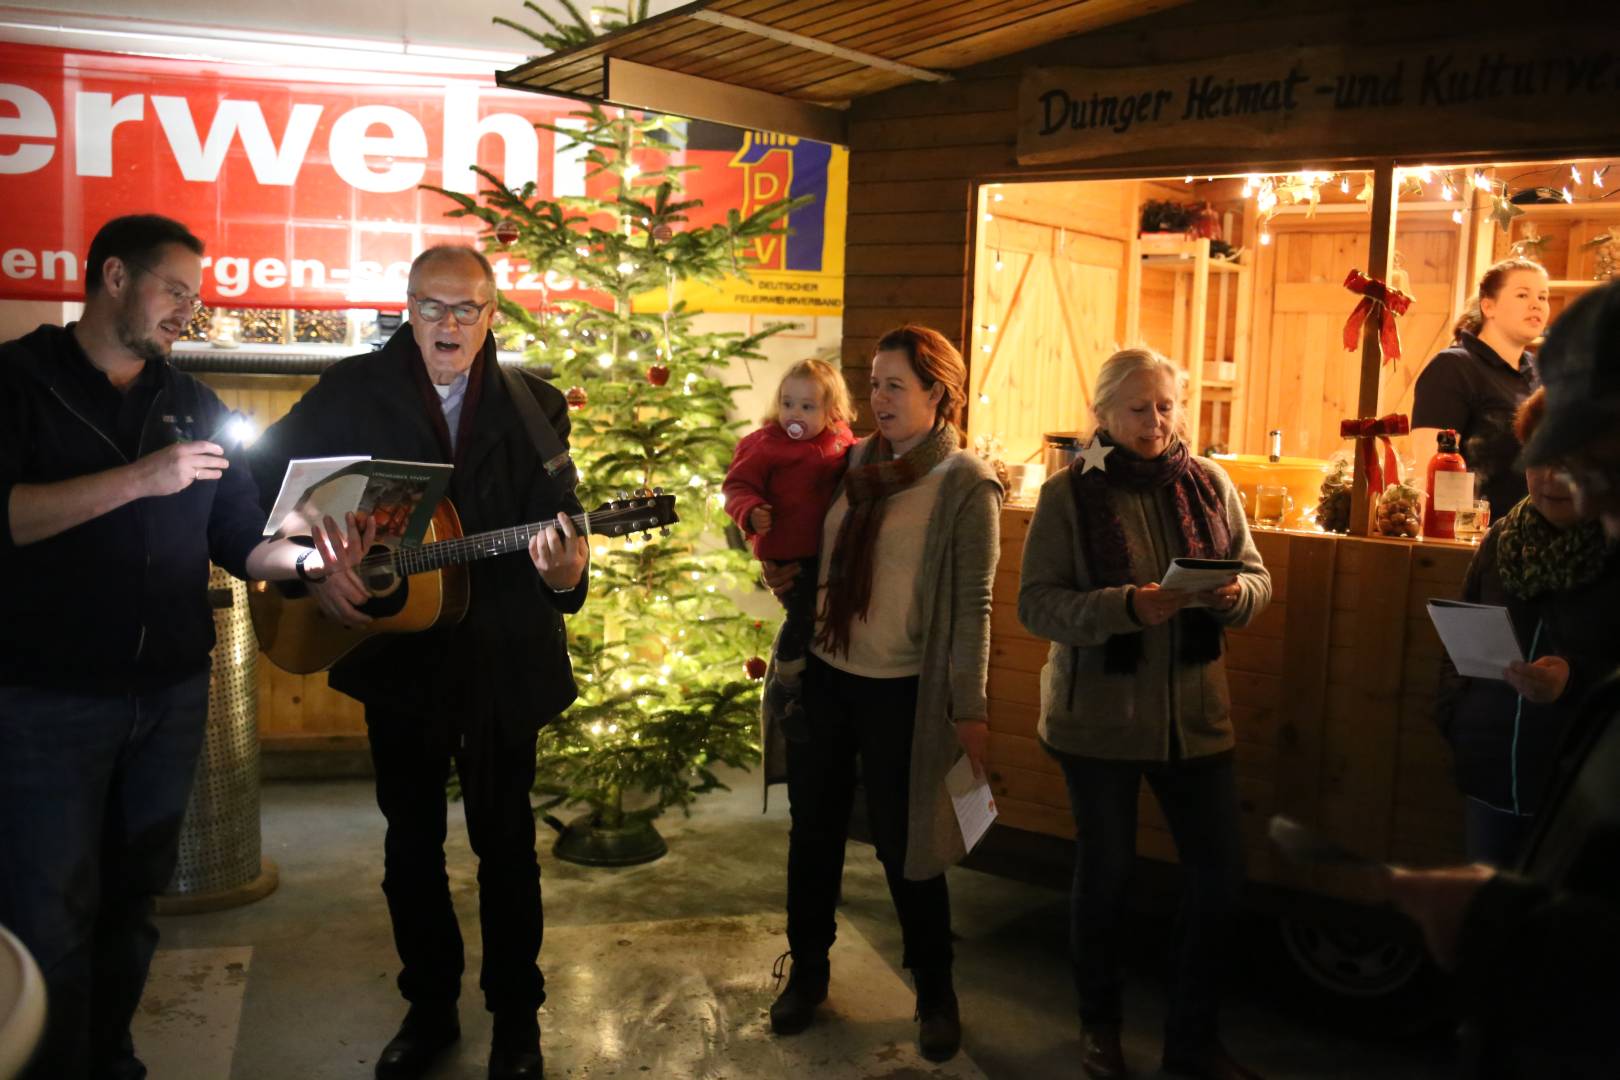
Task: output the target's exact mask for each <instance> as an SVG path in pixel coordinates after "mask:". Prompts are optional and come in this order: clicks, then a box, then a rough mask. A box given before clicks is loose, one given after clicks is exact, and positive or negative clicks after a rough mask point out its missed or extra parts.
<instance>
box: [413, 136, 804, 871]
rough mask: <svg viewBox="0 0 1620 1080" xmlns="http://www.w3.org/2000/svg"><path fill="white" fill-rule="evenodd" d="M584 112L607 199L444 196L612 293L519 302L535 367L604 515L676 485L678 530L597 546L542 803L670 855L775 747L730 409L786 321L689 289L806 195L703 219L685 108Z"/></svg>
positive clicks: (606, 849) (597, 290) (509, 242)
mask: <svg viewBox="0 0 1620 1080" xmlns="http://www.w3.org/2000/svg"><path fill="white" fill-rule="evenodd" d="M579 116H580V117H581V118H582V119H583V121H584V127H583V128H582V129H575V128H566V129H565V128H552V129H551V130H553V131H554V132H555V133H556V134H557V136H558V138H559V139H563V140H567V141H568V142H569V143H570V144H573V145H574V146H578V147H582V148H583V150H584V153H585V160H586V162H587V191H589V192H591V194H589V195H588V196H585V197H565V198H558V199H548V198H542V197H539V196H537V195H536V193H535V191H534V190H533V185H530V186H529V187H528V188H526V189H524V190H521V191H512V190H508V189H506V188H505V187H504V186H502V184H501V183H500V180H499V179H498V178H497V177H495V176H493V175H491V174H489V173H483V176H484V179H485V180H486V181H487V182H488V183H487V185H486V190H485V191H484V192H483V193H482V194H481V196H480V197H478V198H473V197H469V196H465V195H457V194H455V193H453V192H444V194H446V195H447V196H449V197H450V198H452V199H455V200H456V201H457V202H458V203H459V204H460V206H459V208H457V209H455V210H453V211H451V214H452V216H468V215H470V216H474V217H477V218H479V219H481V220H482V221H483V222H484V223H486V224H487V225H488V226H489V228H490V237H491V238H490V241H489V243H490V245H491V246H492V247H493V246H499V247H501V248H503V249H504V250H506V251H508V252H509V253H510V254H513V255H516V256H518V257H521V258H526V259H527V260H528V261H529V263H530V264H531V265H532V266H534V267H536V268H537V269H549V270H552V271H555V272H557V273H558V274H561V275H565V276H567V277H570V278H572V279H574V281H575V282H577V283H578V285H579V286H580V287H581V288H583V289H586V290H589V291H590V292H591V293H593V294H595V298H594V301H593V300H589V299H577V298H571V299H557V300H555V301H550V300H548V302H546V303H545V304H543V305H542V307H541V309H540V310H536V311H528V310H524V309H523V308H521V307H519V306H517V305H516V304H514V303H512V302H511V301H508V300H504V299H503V301H502V311H503V312H504V313H505V315H506V317H507V319H508V323H509V327H511V328H513V329H514V331H515V333H516V336H517V338H518V340H519V341H521V343H522V345H523V347H524V352H525V356H526V359H527V361H528V362H529V363H530V364H531V365H533V366H535V367H536V368H537V369H538V370H539V372H540V374H541V375H542V376H543V377H545V378H546V379H548V380H550V381H552V382H554V383H555V384H556V385H557V386H558V387H559V388H563V389H564V390H565V392H566V394H567V396H568V401H569V407H570V410H571V416H570V419H571V421H572V424H573V432H572V443H573V449H574V460H575V462H576V463H577V464H578V465H579V468H580V474H581V479H580V485H579V497H580V501H581V502H582V503H583V504H584V505H585V507H586V509H587V510H589V509H592V508H594V507H595V506H597V505H598V504H599V503H601V502H603V501H609V500H616V499H620V498H622V497H623V496H625V495H627V494H632V493H635V492H640V491H653V490H660V489H661V490H662V491H664V492H668V493H673V494H675V495H676V501H677V506H676V510H677V512H678V514H679V515H680V522H679V524H677V525H676V526H674V527H673V528H672V529H671V530H669V531H668V533H667V535H664V534H661V535H655V536H652V537H651V538H649V539H636V540H633V541H631V542H629V543H616V544H614V543H605V542H604V543H594V544H593V547H592V558H591V599H590V601H589V602H588V603H587V604H586V606H585V609H584V611H582V612H581V613H580V614H578V615H575V616H573V617H572V618H570V620H569V641H570V646H569V647H570V651H571V653H572V656H573V660H574V669H575V674H576V677H577V678H578V681H579V685H580V699H579V701H578V702H577V703H576V704H575V705H574V706H572V707H571V708H570V709H569V710H568V711H567V712H566V713H565V714H564V715H563V716H562V717H561V718H560V719H559V720H558V721H557V722H555V723H554V724H552V725H551V726H549V727H548V728H546V729H545V731H543V732H542V733H541V737H540V744H539V749H538V751H537V753H538V762H537V765H538V768H537V772H536V781H535V790H536V792H537V794H538V795H539V796H540V798H541V803H540V805H541V809H542V810H547V811H549V810H551V809H552V808H555V807H560V806H567V805H582V806H585V807H588V808H589V812H588V814H586V815H584V816H583V817H581V818H579V819H578V820H576V821H574V822H572V823H571V824H570V825H569V826H568V827H567V828H566V830H565V831H564V835H563V837H562V839H561V840H560V841H559V844H558V853H559V855H562V856H563V857H568V858H575V859H577V860H579V861H585V862H604V863H606V862H633V861H640V860H641V859H646V858H656V857H657V856H658V855H660V854H662V853H663V850H664V847H663V842H662V840H661V839H659V837H658V835H657V833H656V832H655V831H654V830H653V828H652V825H651V822H652V820H653V819H654V818H656V817H657V816H658V815H659V814H660V813H662V812H663V811H664V810H666V809H667V808H669V807H672V806H680V807H682V808H683V809H684V808H685V807H687V806H688V805H689V804H690V803H691V802H692V800H693V799H694V798H695V797H696V796H698V795H700V794H702V793H704V792H706V791H710V790H713V789H715V788H717V787H720V786H722V785H721V783H720V781H719V779H718V778H717V777H716V775H715V772H714V766H715V765H717V764H721V763H724V764H726V765H732V766H740V765H746V764H751V763H752V762H754V761H755V760H756V759H757V756H758V741H757V734H756V730H755V724H756V717H757V715H758V707H759V687H760V683H759V678H760V676H761V675H762V674H763V672H764V663H763V661H761V660H759V654H760V653H761V652H763V651H764V650H765V648H766V647H767V646H768V643H769V640H770V636H771V633H772V632H773V631H774V627H773V626H768V625H762V624H761V623H760V622H759V621H757V620H756V619H755V618H753V617H752V616H750V615H747V614H745V613H744V612H743V611H742V610H741V609H740V608H739V607H738V605H737V602H736V600H735V595H736V590H739V589H749V588H753V587H754V584H755V571H754V570H753V569H752V568H751V566H750V562H749V559H748V556H747V553H746V552H745V551H744V550H742V549H741V546H740V544H738V543H736V542H731V543H728V539H727V526H728V525H729V519H728V518H727V517H726V515H725V512H724V510H723V499H722V496H721V494H720V484H721V481H722V479H723V477H724V475H725V470H726V467H727V465H728V464H729V463H730V460H731V454H732V450H733V448H734V446H735V445H736V440H737V429H738V428H739V427H741V426H742V425H741V424H739V423H735V422H733V421H732V420H731V418H730V415H729V414H730V411H731V408H732V399H733V393H734V391H735V390H737V389H739V387H738V386H735V385H733V383H732V382H731V381H730V380H732V379H735V378H736V377H737V374H738V372H739V371H740V370H741V369H742V368H743V366H744V364H745V363H746V362H747V361H750V360H758V359H762V357H761V355H760V353H759V351H758V347H759V344H760V342H761V340H762V339H764V338H765V337H767V336H768V335H769V334H770V333H772V332H774V331H772V330H767V331H766V332H764V333H759V334H754V335H742V334H735V333H701V332H699V331H698V330H697V329H696V328H695V327H694V325H693V313H692V312H690V311H688V310H687V309H686V308H685V306H684V305H683V304H682V303H680V302H679V301H678V300H677V299H676V292H677V286H678V284H679V283H680V282H681V281H684V280H688V279H694V278H696V279H715V278H719V277H723V276H725V275H728V274H736V273H739V272H746V264H747V260H746V255H745V250H746V247H747V246H748V245H749V243H750V242H751V241H753V240H755V239H757V238H759V237H761V236H764V235H766V234H767V233H769V232H772V231H777V232H781V231H783V230H785V228H786V215H787V214H788V212H789V211H790V210H791V209H793V208H794V207H795V206H797V205H798V203H797V202H789V201H782V202H779V203H774V204H772V205H770V206H766V207H764V208H762V209H760V210H758V211H756V212H754V213H752V214H750V215H748V216H746V217H744V216H742V215H740V214H739V213H738V212H737V211H735V210H733V211H731V212H730V213H729V216H728V219H727V221H726V222H725V223H724V224H721V225H712V226H703V227H693V226H691V225H690V223H689V219H688V215H689V213H690V211H692V210H693V209H695V208H696V206H697V204H696V203H695V202H691V201H687V200H684V199H683V197H682V194H681V192H682V184H681V179H680V177H681V173H682V172H683V171H685V170H686V168H687V167H686V166H682V165H679V164H676V163H675V162H676V158H675V155H674V154H672V153H671V152H670V151H671V147H672V146H673V141H674V139H675V137H676V133H677V129H678V124H679V123H680V122H679V121H676V120H673V119H671V118H668V117H660V116H655V115H646V116H643V115H637V114H617V113H615V114H609V113H606V112H604V111H603V110H601V109H599V108H595V109H592V110H591V111H590V112H589V113H580V114H579ZM570 148H572V147H570ZM637 298H642V300H641V304H640V307H641V308H642V309H643V310H636V307H635V306H634V305H633V301H635V300H636V299H637ZM648 298H652V299H653V301H654V302H653V303H651V304H649V303H648ZM648 308H650V310H647V309H648ZM733 541H735V537H733ZM551 820H553V821H555V819H551Z"/></svg>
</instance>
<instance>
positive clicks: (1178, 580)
mask: <svg viewBox="0 0 1620 1080" xmlns="http://www.w3.org/2000/svg"><path fill="white" fill-rule="evenodd" d="M1242 570H1243V563H1242V561H1240V560H1238V559H1192V558H1181V559H1171V560H1170V569H1168V570H1166V571H1165V572H1164V580H1163V581H1161V582H1159V588H1161V589H1180V590H1181V591H1182V592H1189V593H1201V592H1208V591H1209V590H1211V589H1218V588H1220V587H1221V586H1222V585H1225V584H1226V583H1227V582H1228V581H1231V580H1232V578H1233V576H1235V575H1236V574H1238V573H1241V572H1242ZM1187 606H1188V607H1208V606H1209V605H1208V604H1206V603H1204V602H1203V601H1202V600H1200V599H1197V598H1196V597H1195V598H1194V599H1192V600H1189V601H1188V602H1187Z"/></svg>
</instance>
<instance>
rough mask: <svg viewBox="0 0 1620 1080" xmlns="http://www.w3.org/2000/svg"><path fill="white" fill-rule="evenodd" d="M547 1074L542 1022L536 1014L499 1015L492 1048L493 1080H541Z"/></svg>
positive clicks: (490, 1050) (490, 1055)
mask: <svg viewBox="0 0 1620 1080" xmlns="http://www.w3.org/2000/svg"><path fill="white" fill-rule="evenodd" d="M545 1073H546V1062H545V1058H543V1057H542V1056H541V1055H540V1021H539V1019H538V1018H536V1017H535V1015H534V1012H533V1011H532V1010H530V1011H526V1012H517V1013H509V1012H498V1013H496V1014H495V1036H494V1038H493V1039H491V1040H490V1047H489V1080H538V1078H539V1077H541V1076H544V1075H545Z"/></svg>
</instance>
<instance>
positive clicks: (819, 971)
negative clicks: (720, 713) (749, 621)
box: [764, 326, 1001, 1061]
mask: <svg viewBox="0 0 1620 1080" xmlns="http://www.w3.org/2000/svg"><path fill="white" fill-rule="evenodd" d="M966 383H967V367H966V365H964V364H963V362H962V357H961V354H960V353H958V352H957V351H956V348H955V347H954V346H952V345H951V343H950V342H949V341H947V340H946V339H945V337H944V336H943V335H942V334H940V333H938V332H937V331H934V330H930V329H928V328H927V327H924V326H904V327H901V328H900V329H898V330H892V331H890V332H889V333H887V334H885V335H884V336H883V337H882V339H880V340H879V341H878V345H877V350H876V352H875V354H874V355H873V358H872V414H873V416H874V417H875V419H876V420H877V428H878V432H877V434H876V435H875V436H871V437H868V438H866V439H863V440H861V441H860V442H858V443H856V444H855V445H854V446H853V447H851V448H850V450H849V456H848V461H849V471H848V472H847V473H846V474H845V477H844V481H843V483H842V485H841V486H840V488H839V491H838V493H837V495H836V496H835V498H834V500H833V503H832V505H831V507H829V508H828V510H827V517H826V521H825V523H824V525H823V527H822V542H821V560H820V575H821V581H820V604H819V607H818V615H817V621H816V637H815V641H814V643H813V645H812V646H811V650H810V658H809V661H808V665H807V667H806V669H805V673H804V700H803V705H804V712H805V719H806V727H807V729H808V730H807V732H806V733H805V734H806V737H805V738H804V739H802V740H800V741H794V740H792V739H789V740H788V741H787V744H786V756H787V762H786V765H787V770H786V771H787V781H788V803H789V812H790V816H791V819H792V828H791V831H790V832H789V834H788V881H787V937H788V947H789V950H790V952H791V955H792V958H793V968H792V972H791V974H790V976H789V978H788V983H787V986H786V987H784V988H783V990H782V993H781V995H780V996H779V997H778V998H777V999H776V1001H775V1003H773V1004H772V1005H771V1028H772V1030H773V1031H775V1032H776V1033H777V1034H778V1035H792V1034H795V1033H797V1032H800V1031H803V1030H804V1029H805V1028H807V1027H808V1026H809V1025H810V1024H811V1022H812V1021H813V1019H814V1017H815V1010H816V1007H817V1006H818V1005H819V1004H820V1003H821V1002H822V1001H823V1000H825V999H826V997H827V990H828V979H829V974H830V969H829V965H828V950H829V948H830V947H831V946H832V943H833V938H834V936H835V934H836V924H835V919H834V915H835V911H836V908H837V904H838V894H839V883H840V881H841V879H842V877H843V872H844V845H845V842H846V839H847V837H848V835H849V816H850V809H851V806H852V804H853V801H854V795H855V784H856V762H857V759H858V760H859V763H860V778H861V780H862V786H863V787H864V788H865V792H866V806H867V816H868V820H869V824H870V827H871V833H872V841H873V845H874V846H875V847H876V848H877V857H878V860H879V861H880V862H881V863H882V864H883V870H884V873H885V875H886V876H887V878H888V883H889V893H890V895H891V896H893V898H894V907H895V912H896V914H897V915H898V916H899V918H900V936H901V941H902V944H903V948H904V952H905V955H904V958H903V959H902V961H901V962H902V964H903V965H904V966H905V967H907V968H910V969H911V973H912V977H913V979H914V980H915V982H916V987H917V1019H918V1021H919V1022H920V1026H919V1029H918V1043H919V1046H920V1048H921V1050H922V1054H923V1056H924V1057H926V1058H928V1059H929V1060H930V1061H944V1060H947V1059H949V1058H950V1057H952V1056H954V1055H955V1054H956V1052H957V1049H958V1047H959V1046H960V1044H961V1038H962V1031H961V1021H960V1018H959V1015H958V1011H957V1000H956V992H955V990H954V988H953V986H952V982H951V965H952V948H951V910H950V896H949V894H948V892H947V891H946V887H945V869H946V867H947V866H949V865H951V864H952V863H954V862H956V861H957V860H958V859H960V858H961V857H962V856H963V854H964V852H963V849H962V833H961V830H960V828H958V826H957V823H956V816H955V813H954V811H953V810H952V809H951V802H950V796H949V794H948V792H947V791H946V788H945V774H946V773H947V772H948V771H949V770H950V768H951V766H952V765H954V764H955V763H956V761H957V759H958V758H960V757H961V756H962V754H963V753H964V752H965V753H966V754H967V755H968V756H969V757H970V758H971V759H972V761H973V769H974V771H975V772H976V773H981V774H982V772H983V762H984V751H985V744H986V743H987V742H988V740H989V730H988V726H987V724H986V719H985V717H986V705H985V690H984V685H985V675H986V671H987V668H988V665H989V659H990V585H991V579H992V577H993V576H994V574H995V567H996V558H997V551H998V542H999V536H1000V520H1001V518H1000V514H1001V486H1000V485H999V484H998V483H997V482H996V478H995V474H994V473H992V472H991V470H990V467H989V466H988V465H987V464H985V463H984V462H983V461H981V460H979V458H978V457H977V456H975V455H974V454H973V453H972V452H971V451H967V450H962V449H960V447H961V432H960V430H959V429H958V428H957V426H956V417H958V416H959V415H960V414H961V409H962V405H963V403H964V402H965V401H966V399H967V398H966ZM766 579H767V581H769V582H770V584H771V586H772V588H773V589H776V590H777V594H778V595H779V596H780V595H781V594H782V592H784V591H785V590H786V589H787V588H788V587H789V585H790V582H791V580H792V578H791V569H787V568H784V567H783V565H782V564H770V565H768V566H767V570H766ZM779 719H780V718H778V717H773V716H771V715H769V714H767V715H766V717H765V723H766V731H765V740H764V741H765V746H766V751H767V755H768V761H769V758H770V756H772V755H774V754H775V753H776V752H778V750H779V748H780V745H781V742H782V740H781V737H780V735H779V734H778V732H777V731H776V730H775V729H776V728H777V727H778V721H779Z"/></svg>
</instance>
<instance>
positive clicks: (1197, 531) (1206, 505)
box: [1069, 432, 1232, 674]
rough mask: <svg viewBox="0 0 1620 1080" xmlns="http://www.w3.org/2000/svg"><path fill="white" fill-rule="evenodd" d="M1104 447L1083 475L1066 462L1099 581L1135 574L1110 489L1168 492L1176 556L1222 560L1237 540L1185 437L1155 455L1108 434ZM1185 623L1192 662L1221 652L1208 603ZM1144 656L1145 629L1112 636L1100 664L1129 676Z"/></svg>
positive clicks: (1185, 649)
mask: <svg viewBox="0 0 1620 1080" xmlns="http://www.w3.org/2000/svg"><path fill="white" fill-rule="evenodd" d="M1099 439H1100V441H1101V442H1102V443H1103V445H1105V446H1112V447H1114V452H1113V453H1111V454H1109V455H1108V458H1107V462H1106V468H1104V469H1093V470H1092V471H1091V472H1089V473H1082V472H1081V470H1080V468H1079V466H1080V462H1079V461H1078V460H1076V461H1075V463H1074V464H1073V465H1071V466H1070V467H1069V490H1070V492H1071V493H1072V494H1073V496H1074V502H1075V507H1076V509H1077V510H1078V511H1079V519H1080V544H1081V550H1082V551H1084V552H1085V556H1086V566H1087V567H1088V568H1089V569H1090V571H1091V580H1092V583H1093V585H1094V586H1096V587H1099V588H1107V587H1110V586H1116V587H1117V586H1121V585H1131V584H1135V581H1136V579H1135V577H1134V575H1133V574H1132V572H1131V552H1130V546H1129V545H1128V544H1127V542H1126V540H1125V527H1124V525H1123V524H1121V523H1120V520H1119V515H1118V514H1116V513H1115V512H1114V503H1113V500H1112V499H1111V498H1110V497H1109V492H1108V489H1109V488H1111V487H1112V488H1120V489H1122V490H1125V491H1130V492H1138V493H1140V492H1149V491H1155V490H1157V489H1160V488H1168V489H1169V490H1170V505H1171V508H1172V509H1173V511H1174V513H1175V520H1174V521H1173V522H1172V525H1173V527H1174V529H1175V532H1176V536H1177V538H1178V539H1179V540H1180V545H1179V546H1180V549H1181V550H1179V551H1177V552H1176V556H1177V557H1181V556H1187V557H1191V558H1199V559H1224V558H1226V557H1227V555H1228V552H1229V549H1230V547H1231V544H1232V534H1231V531H1230V530H1229V529H1228V528H1227V525H1226V507H1225V505H1224V504H1223V502H1222V500H1221V495H1220V492H1218V491H1216V490H1215V485H1214V484H1212V483H1211V482H1210V479H1209V477H1208V476H1207V475H1206V474H1205V473H1204V470H1203V469H1202V468H1201V467H1200V466H1199V465H1198V463H1197V462H1196V461H1194V460H1193V456H1192V454H1191V453H1190V452H1189V451H1188V450H1187V446H1186V444H1185V443H1183V442H1181V441H1180V440H1179V439H1178V440H1177V441H1176V444H1175V445H1174V446H1172V447H1171V448H1170V449H1168V450H1166V451H1165V452H1164V453H1162V454H1160V455H1159V456H1158V457H1156V458H1153V459H1151V460H1149V459H1147V458H1143V457H1139V456H1137V455H1136V454H1133V453H1131V452H1130V451H1129V450H1127V449H1125V448H1124V447H1123V446H1120V445H1119V444H1118V443H1116V442H1115V441H1114V440H1113V439H1112V438H1110V437H1109V436H1108V434H1107V433H1106V432H1104V433H1101V434H1100V435H1099ZM1176 618H1177V619H1178V620H1179V621H1180V629H1181V634H1180V638H1181V651H1180V659H1181V661H1182V662H1183V663H1188V664H1207V663H1209V662H1210V661H1212V660H1216V659H1219V658H1220V655H1221V624H1220V623H1218V622H1217V621H1216V620H1215V618H1214V616H1212V615H1211V614H1210V613H1209V611H1208V610H1207V609H1205V608H1190V609H1186V610H1183V611H1182V612H1181V613H1180V614H1178V615H1177V616H1176ZM1141 658H1142V634H1141V631H1137V632H1136V633H1132V634H1115V635H1114V636H1113V637H1111V638H1109V639H1108V644H1107V645H1105V646H1104V647H1103V670H1104V671H1106V672H1108V673H1109V674H1129V673H1131V672H1133V671H1135V670H1136V665H1137V663H1138V662H1139V661H1140V660H1141Z"/></svg>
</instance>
